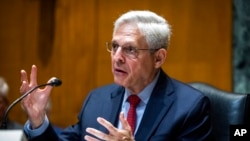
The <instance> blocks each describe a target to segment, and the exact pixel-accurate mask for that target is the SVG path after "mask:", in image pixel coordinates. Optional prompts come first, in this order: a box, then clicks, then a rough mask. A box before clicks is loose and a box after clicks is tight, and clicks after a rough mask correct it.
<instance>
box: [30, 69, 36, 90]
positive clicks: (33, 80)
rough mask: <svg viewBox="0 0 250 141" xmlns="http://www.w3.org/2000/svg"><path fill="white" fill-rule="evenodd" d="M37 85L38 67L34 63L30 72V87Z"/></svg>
mask: <svg viewBox="0 0 250 141" xmlns="http://www.w3.org/2000/svg"><path fill="white" fill-rule="evenodd" d="M36 85H37V67H36V65H32V67H31V73H30V87H32V86H36Z"/></svg>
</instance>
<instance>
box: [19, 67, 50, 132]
mask: <svg viewBox="0 0 250 141" xmlns="http://www.w3.org/2000/svg"><path fill="white" fill-rule="evenodd" d="M49 81H50V80H49ZM21 82H22V85H21V87H20V93H21V94H25V93H26V92H27V91H28V90H30V89H32V88H34V87H36V86H37V67H36V66H35V65H32V68H31V73H30V81H29V80H28V77H27V73H26V71H25V70H21ZM51 90H52V86H46V87H45V88H43V89H36V90H35V91H33V92H32V93H31V94H29V95H28V96H26V97H25V98H24V99H23V100H22V106H23V108H24V110H25V112H26V114H27V116H28V119H29V121H30V122H31V126H32V128H33V129H35V128H37V127H39V126H40V125H41V124H42V123H43V121H44V119H45V114H46V110H45V109H46V105H47V102H48V99H49V95H50V92H51Z"/></svg>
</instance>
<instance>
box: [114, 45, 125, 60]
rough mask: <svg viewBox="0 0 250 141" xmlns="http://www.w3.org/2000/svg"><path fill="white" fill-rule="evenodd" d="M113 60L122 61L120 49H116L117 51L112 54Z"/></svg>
mask: <svg viewBox="0 0 250 141" xmlns="http://www.w3.org/2000/svg"><path fill="white" fill-rule="evenodd" d="M113 58H114V59H115V60H116V61H119V60H124V56H123V51H122V47H118V49H117V50H116V52H114V54H113Z"/></svg>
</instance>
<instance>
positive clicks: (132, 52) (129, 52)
mask: <svg viewBox="0 0 250 141" xmlns="http://www.w3.org/2000/svg"><path fill="white" fill-rule="evenodd" d="M119 47H121V49H122V53H123V54H124V55H125V56H126V57H129V58H132V59H134V58H137V56H138V54H139V50H154V51H155V50H158V49H149V48H136V47H133V46H131V45H123V46H120V45H119V44H117V43H109V42H106V48H107V51H108V52H110V53H112V54H115V53H116V51H117V50H118V48H119Z"/></svg>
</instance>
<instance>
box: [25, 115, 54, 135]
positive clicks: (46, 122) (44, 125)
mask: <svg viewBox="0 0 250 141" xmlns="http://www.w3.org/2000/svg"><path fill="white" fill-rule="evenodd" d="M48 126H49V119H48V117H47V116H45V120H44V122H43V123H42V125H41V126H40V127H38V128H36V129H31V124H30V121H29V120H28V121H27V122H26V123H25V125H24V132H25V133H26V135H27V136H28V138H29V139H31V138H34V137H37V136H39V135H41V134H42V133H44V132H45V130H46V129H47V128H48Z"/></svg>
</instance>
